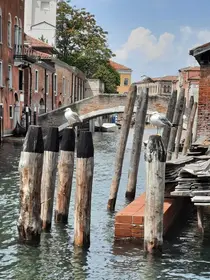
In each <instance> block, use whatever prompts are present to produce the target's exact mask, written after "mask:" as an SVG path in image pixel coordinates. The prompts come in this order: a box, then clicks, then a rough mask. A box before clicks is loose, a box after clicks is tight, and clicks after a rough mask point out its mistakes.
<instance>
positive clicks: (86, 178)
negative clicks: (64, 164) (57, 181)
mask: <svg viewBox="0 0 210 280" xmlns="http://www.w3.org/2000/svg"><path fill="white" fill-rule="evenodd" d="M93 169H94V147H93V139H92V133H91V132H81V133H80V136H79V140H78V144H77V166H76V193H75V215H74V217H75V219H74V244H75V245H76V246H80V247H89V245H90V221H91V198H92V182H93Z"/></svg>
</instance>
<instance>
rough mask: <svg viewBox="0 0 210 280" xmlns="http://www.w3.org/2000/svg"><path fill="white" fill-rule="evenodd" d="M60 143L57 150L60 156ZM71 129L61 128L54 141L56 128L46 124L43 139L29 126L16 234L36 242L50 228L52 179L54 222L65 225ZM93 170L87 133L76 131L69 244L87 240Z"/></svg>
mask: <svg viewBox="0 0 210 280" xmlns="http://www.w3.org/2000/svg"><path fill="white" fill-rule="evenodd" d="M59 146H60V154H59ZM74 156H75V132H74V130H73V129H71V128H66V129H65V130H64V132H63V137H62V140H61V143H60V145H59V133H58V128H57V127H50V128H49V129H48V134H47V137H46V140H45V143H44V141H43V136H42V129H41V127H39V126H34V125H33V126H29V129H28V132H27V135H26V138H25V141H24V144H23V151H22V152H21V157H20V162H19V171H20V177H21V180H20V216H19V220H18V232H19V238H20V240H21V241H23V242H27V243H29V244H30V243H32V244H34V243H39V242H40V235H41V232H42V230H50V228H51V224H52V217H53V204H54V193H55V187H56V186H55V185H56V174H57V172H58V180H57V197H56V203H55V210H54V211H55V213H54V214H55V215H54V217H55V222H56V223H67V221H68V213H69V204H70V196H71V189H72V179H73V172H74ZM93 170H94V147H93V140H92V134H91V132H81V133H80V136H79V139H78V143H77V160H76V191H75V213H74V244H75V245H77V246H81V247H83V246H84V247H88V246H89V244H90V212H91V194H92V181H93Z"/></svg>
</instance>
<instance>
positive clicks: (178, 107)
mask: <svg viewBox="0 0 210 280" xmlns="http://www.w3.org/2000/svg"><path fill="white" fill-rule="evenodd" d="M136 98H137V88H136V86H132V87H131V88H130V91H129V93H128V100H127V105H126V107H125V112H124V122H123V125H122V128H121V136H120V142H119V144H118V149H117V154H116V159H115V169H114V176H113V179H112V184H111V189H110V196H109V200H108V205H107V208H108V210H110V211H114V210H115V204H116V199H117V193H118V189H119V184H120V178H121V173H122V166H123V160H124V153H125V148H126V143H127V138H128V133H129V128H130V124H131V118H132V114H133V108H134V104H135V101H136ZM147 107H148V89H145V90H143V91H142V92H141V94H140V96H139V97H138V100H137V112H136V121H135V128H134V138H133V145H132V151H131V159H130V167H129V172H128V184H127V190H126V193H125V196H126V198H127V199H128V200H129V201H132V200H133V199H134V198H135V193H136V183H137V175H138V168H139V161H140V154H141V147H142V139H143V135H144V127H145V119H146V114H147ZM196 110H197V103H196V102H194V99H193V97H191V98H190V101H189V104H187V106H186V98H185V91H184V89H183V90H181V92H180V94H179V96H178V98H177V91H174V92H173V93H172V95H171V97H170V100H169V103H168V109H167V113H166V117H167V119H168V120H169V121H170V122H171V123H173V127H169V126H165V127H164V129H163V133H162V137H161V136H159V135H151V136H150V137H149V140H148V143H147V148H146V151H145V162H146V173H147V174H146V201H145V216H144V244H145V250H146V251H148V252H154V251H156V250H160V249H161V246H162V242H163V203H164V192H165V163H166V160H168V161H169V160H171V159H172V155H173V152H174V154H175V158H178V155H179V148H180V141H181V137H182V130H183V116H184V114H186V115H187V131H186V135H185V141H184V147H183V150H182V155H186V153H187V151H188V148H189V147H190V144H191V141H192V128H193V123H194V118H195V114H196Z"/></svg>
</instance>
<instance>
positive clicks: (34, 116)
mask: <svg viewBox="0 0 210 280" xmlns="http://www.w3.org/2000/svg"><path fill="white" fill-rule="evenodd" d="M33 118H34V125H36V107H34V115H33Z"/></svg>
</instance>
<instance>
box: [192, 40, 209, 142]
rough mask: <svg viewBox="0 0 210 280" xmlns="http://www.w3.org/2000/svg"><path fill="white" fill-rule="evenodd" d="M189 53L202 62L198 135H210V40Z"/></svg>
mask: <svg viewBox="0 0 210 280" xmlns="http://www.w3.org/2000/svg"><path fill="white" fill-rule="evenodd" d="M189 54H190V55H192V56H194V57H195V59H196V60H197V62H198V63H199V64H200V80H199V94H198V120H197V135H198V136H208V137H210V42H209V43H206V44H204V45H201V46H199V47H197V48H194V49H192V50H190V53H189Z"/></svg>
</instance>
